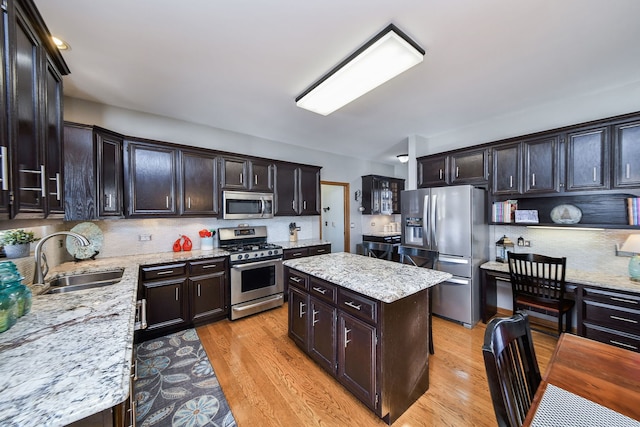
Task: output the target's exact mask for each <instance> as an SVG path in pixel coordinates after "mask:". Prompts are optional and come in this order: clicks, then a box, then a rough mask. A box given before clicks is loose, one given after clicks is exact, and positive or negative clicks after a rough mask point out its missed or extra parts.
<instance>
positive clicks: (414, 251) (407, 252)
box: [398, 246, 438, 354]
mask: <svg viewBox="0 0 640 427" xmlns="http://www.w3.org/2000/svg"><path fill="white" fill-rule="evenodd" d="M398 254H399V255H400V262H401V263H402V264H410V265H415V266H416V267H424V268H433V265H434V263H435V262H436V259H437V258H438V253H437V252H434V251H428V250H426V249H419V248H411V247H408V246H398ZM436 286H437V285H436ZM433 288H434V287H433V286H431V287H430V288H429V354H434V353H435V350H434V347H433V332H432V331H433V327H432V316H431V306H432V303H431V301H432V295H433Z"/></svg>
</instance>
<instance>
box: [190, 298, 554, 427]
mask: <svg viewBox="0 0 640 427" xmlns="http://www.w3.org/2000/svg"><path fill="white" fill-rule="evenodd" d="M485 329H486V328H485V325H484V324H482V323H478V325H476V326H475V327H474V328H473V329H466V328H464V327H463V326H461V325H458V324H455V323H453V322H449V321H446V320H443V319H440V318H436V317H434V319H433V334H434V344H435V355H432V356H431V357H430V359H429V364H430V366H429V373H430V386H429V390H428V391H427V392H426V393H425V394H424V395H423V396H422V397H421V398H420V399H418V400H417V401H416V402H415V403H414V404H413V405H412V406H411V407H410V408H409V409H408V410H407V411H406V412H405V413H404V414H403V415H402V416H401V417H400V418H399V419H398V420H397V421H396V422H395V423H394V424H393V425H394V426H402V427H409V426H456V427H457V426H464V427H467V426H495V425H496V421H495V416H494V412H493V407H492V405H491V398H490V396H489V388H488V386H487V380H486V375H485V371H484V362H483V359H482V342H483V339H484V332H485ZM197 331H198V335H199V336H200V339H201V341H202V344H203V346H204V348H205V349H206V351H207V355H208V356H209V359H210V361H211V364H212V365H213V369H214V371H215V373H216V375H217V376H218V380H219V381H220V385H221V386H222V390H223V391H224V394H225V396H226V398H227V400H228V402H229V405H230V406H231V411H232V412H233V415H234V417H235V419H236V421H237V423H238V426H240V427H250V426H286V427H289V426H358V427H368V426H384V425H386V424H385V423H384V422H383V421H382V420H381V419H379V418H378V417H376V416H375V415H374V414H373V413H372V412H371V411H370V410H369V409H367V408H366V407H365V406H364V405H363V404H361V403H360V402H359V401H358V400H357V399H356V398H354V397H353V396H352V395H351V394H350V393H349V392H348V391H346V390H345V389H344V388H343V387H342V386H341V385H340V384H339V383H338V382H337V381H336V380H334V379H333V378H332V377H330V376H329V375H328V374H327V373H325V372H324V371H323V370H322V368H320V367H319V366H318V365H316V364H315V363H314V362H313V361H312V360H311V359H309V358H308V357H307V356H306V355H304V354H303V353H302V351H301V350H299V349H298V347H296V345H295V344H294V343H293V341H291V340H290V339H289V337H288V336H287V305H286V304H285V305H284V306H283V307H281V308H278V309H275V310H270V311H267V312H264V313H260V314H257V315H254V316H251V317H247V318H244V319H240V320H236V321H233V322H231V321H228V320H224V321H220V322H216V323H212V324H209V325H206V326H202V327H199V328H197ZM533 340H534V344H535V349H536V355H537V357H538V363H539V365H540V370H541V372H543V373H544V370H545V369H546V366H547V363H548V361H549V358H550V357H551V354H552V352H553V349H554V348H555V345H556V342H557V339H556V338H554V337H552V336H549V335H545V334H541V333H539V332H535V331H534V332H533Z"/></svg>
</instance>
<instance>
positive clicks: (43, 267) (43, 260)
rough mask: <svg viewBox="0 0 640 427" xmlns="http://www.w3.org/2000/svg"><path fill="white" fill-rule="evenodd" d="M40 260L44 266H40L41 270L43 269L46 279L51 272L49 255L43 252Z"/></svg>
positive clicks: (43, 275)
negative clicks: (48, 260)
mask: <svg viewBox="0 0 640 427" xmlns="http://www.w3.org/2000/svg"><path fill="white" fill-rule="evenodd" d="M40 258H41V259H42V264H41V266H40V268H41V269H42V270H41V271H42V277H43V278H44V277H45V276H46V275H47V273H48V272H49V263H48V262H47V254H45V253H44V252H42V255H41V256H40Z"/></svg>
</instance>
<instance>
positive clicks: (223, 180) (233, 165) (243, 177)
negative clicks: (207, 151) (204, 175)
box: [220, 157, 250, 190]
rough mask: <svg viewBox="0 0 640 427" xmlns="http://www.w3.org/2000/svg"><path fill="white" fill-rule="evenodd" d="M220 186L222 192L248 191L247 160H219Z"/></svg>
mask: <svg viewBox="0 0 640 427" xmlns="http://www.w3.org/2000/svg"><path fill="white" fill-rule="evenodd" d="M220 165H221V167H220V184H221V186H222V189H223V190H248V189H249V182H250V179H249V160H248V159H243V158H239V157H238V158H236V157H221V158H220Z"/></svg>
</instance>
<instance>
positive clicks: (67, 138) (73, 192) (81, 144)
mask: <svg viewBox="0 0 640 427" xmlns="http://www.w3.org/2000/svg"><path fill="white" fill-rule="evenodd" d="M122 144H123V137H122V135H118V134H116V133H113V132H111V131H108V130H106V129H102V128H99V127H97V126H87V125H82V124H78V123H70V122H66V123H65V124H64V175H65V180H64V194H65V197H64V201H65V207H64V211H65V219H66V220H67V221H80V220H92V219H106V218H120V217H123V216H124V197H123V173H122Z"/></svg>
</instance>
